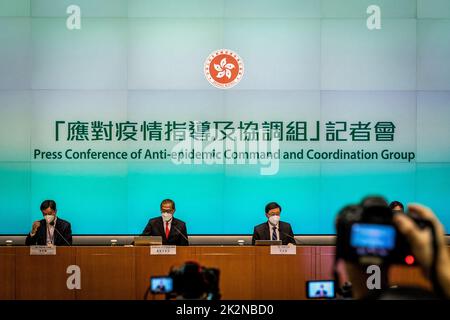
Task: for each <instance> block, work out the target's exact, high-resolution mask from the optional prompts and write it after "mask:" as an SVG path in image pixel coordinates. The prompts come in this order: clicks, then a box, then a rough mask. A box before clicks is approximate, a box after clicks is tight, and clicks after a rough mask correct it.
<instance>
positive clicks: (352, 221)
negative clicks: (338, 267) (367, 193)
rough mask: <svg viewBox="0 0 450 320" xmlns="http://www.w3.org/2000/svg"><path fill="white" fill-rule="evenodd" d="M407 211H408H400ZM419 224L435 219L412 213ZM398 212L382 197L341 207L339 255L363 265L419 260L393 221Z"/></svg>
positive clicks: (429, 224) (338, 241) (426, 224)
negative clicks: (424, 218) (395, 212)
mask: <svg viewBox="0 0 450 320" xmlns="http://www.w3.org/2000/svg"><path fill="white" fill-rule="evenodd" d="M397 214H404V213H397ZM409 216H410V217H411V218H412V220H413V221H414V222H415V223H416V224H417V225H418V226H419V228H422V229H424V228H427V227H430V226H431V223H430V222H429V221H427V220H423V219H419V218H417V217H414V216H412V215H409ZM393 217H394V212H393V211H392V210H391V209H390V208H389V206H388V204H387V202H386V201H385V200H384V198H381V197H368V198H365V199H364V200H363V201H362V202H361V203H360V204H359V205H350V206H347V207H345V208H343V209H342V210H341V212H340V213H339V215H338V218H337V221H336V229H337V230H336V232H337V239H336V258H342V259H344V260H346V261H349V262H355V263H357V264H360V265H372V264H377V265H382V264H406V265H413V264H415V258H414V256H413V254H412V251H411V249H410V246H409V244H408V242H407V240H406V238H405V237H404V236H403V235H402V234H401V233H400V232H399V231H398V229H397V227H396V226H395V225H394V223H393Z"/></svg>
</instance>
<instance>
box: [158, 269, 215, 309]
mask: <svg viewBox="0 0 450 320" xmlns="http://www.w3.org/2000/svg"><path fill="white" fill-rule="evenodd" d="M219 276H220V270H219V269H216V268H206V267H202V266H200V265H199V264H198V263H197V262H192V261H190V262H186V263H185V264H184V265H182V266H180V267H173V268H172V269H171V270H170V273H169V277H170V278H171V279H172V283H173V287H172V290H171V291H170V292H167V294H166V298H167V299H173V298H176V297H179V296H181V297H183V298H184V299H207V300H219V299H220V297H221V294H220V289H219Z"/></svg>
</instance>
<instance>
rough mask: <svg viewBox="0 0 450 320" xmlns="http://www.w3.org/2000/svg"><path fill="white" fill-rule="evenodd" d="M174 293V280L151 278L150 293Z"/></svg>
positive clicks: (158, 277)
mask: <svg viewBox="0 0 450 320" xmlns="http://www.w3.org/2000/svg"><path fill="white" fill-rule="evenodd" d="M172 291H173V278H171V277H168V276H157V277H151V278H150V292H151V293H153V294H169V293H171V292H172Z"/></svg>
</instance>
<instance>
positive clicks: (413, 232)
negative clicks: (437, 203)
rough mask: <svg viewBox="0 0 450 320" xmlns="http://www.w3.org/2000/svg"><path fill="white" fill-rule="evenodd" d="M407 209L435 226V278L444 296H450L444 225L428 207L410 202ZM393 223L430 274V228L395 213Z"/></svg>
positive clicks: (449, 258) (449, 267)
mask: <svg viewBox="0 0 450 320" xmlns="http://www.w3.org/2000/svg"><path fill="white" fill-rule="evenodd" d="M408 209H409V212H411V213H414V214H416V215H417V216H418V217H420V218H422V219H426V220H428V221H430V222H431V223H432V224H433V226H434V228H435V231H436V242H437V254H438V256H437V261H436V272H437V279H438V281H439V283H440V284H441V287H442V289H443V290H444V293H445V294H446V296H447V297H448V298H450V257H449V254H448V249H447V246H446V244H445V233H444V227H443V226H442V224H441V223H440V221H439V220H438V219H437V217H436V215H435V214H434V213H433V211H431V209H430V208H427V207H425V206H422V205H418V204H411V205H408ZM394 223H395V224H396V226H397V227H398V229H399V231H400V232H401V233H402V234H403V235H404V236H405V237H406V238H407V240H408V242H409V244H410V246H411V250H412V252H413V254H414V256H415V257H416V259H417V261H418V262H419V264H420V265H421V267H422V268H423V270H424V272H425V273H426V274H427V275H430V268H431V266H432V263H433V245H432V241H433V239H432V233H431V230H430V229H429V228H425V229H420V228H419V227H418V226H417V225H416V223H415V222H414V221H413V220H412V219H411V218H410V217H408V216H407V215H404V214H396V215H395V216H394Z"/></svg>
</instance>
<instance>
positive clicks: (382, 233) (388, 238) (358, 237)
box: [350, 223, 396, 254]
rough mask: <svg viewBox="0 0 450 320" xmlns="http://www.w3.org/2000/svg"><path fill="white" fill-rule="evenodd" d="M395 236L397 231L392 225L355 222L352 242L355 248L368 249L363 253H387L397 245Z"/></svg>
mask: <svg viewBox="0 0 450 320" xmlns="http://www.w3.org/2000/svg"><path fill="white" fill-rule="evenodd" d="M395 237H396V231H395V228H394V227H393V226H391V225H383V224H365V223H355V224H354V225H353V226H352V231H351V238H350V244H351V246H352V247H354V248H357V249H365V250H368V252H363V253H377V254H383V253H384V254H387V253H388V251H390V250H392V249H393V248H394V247H395ZM370 250H374V252H370ZM360 253H361V252H360Z"/></svg>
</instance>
